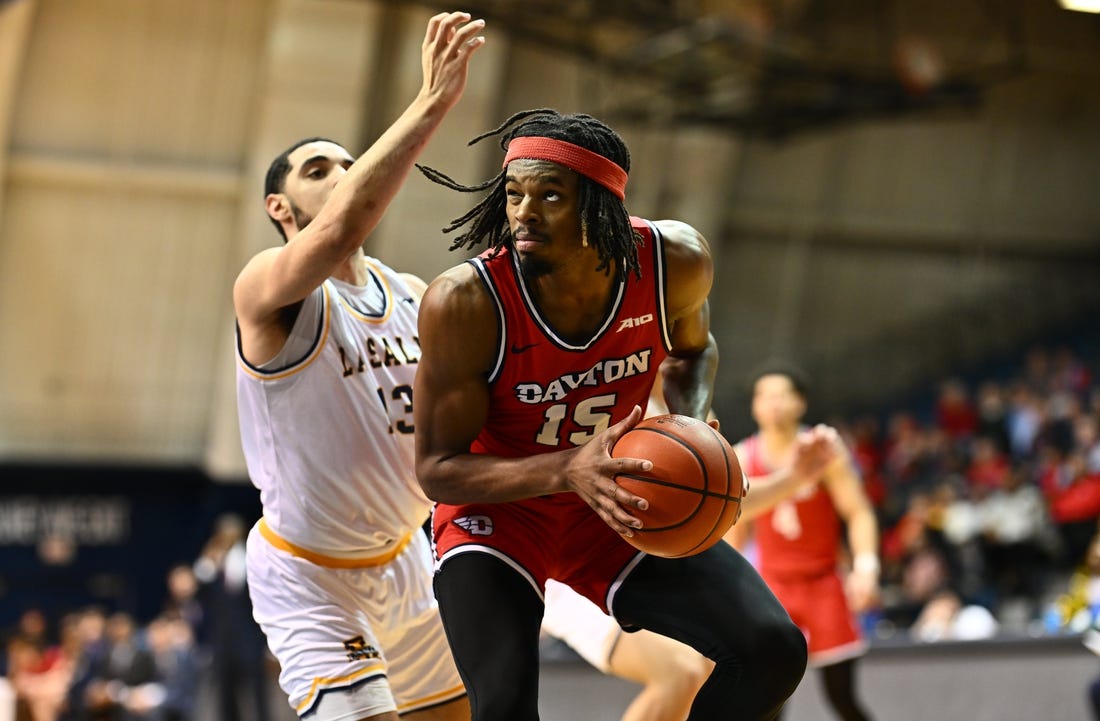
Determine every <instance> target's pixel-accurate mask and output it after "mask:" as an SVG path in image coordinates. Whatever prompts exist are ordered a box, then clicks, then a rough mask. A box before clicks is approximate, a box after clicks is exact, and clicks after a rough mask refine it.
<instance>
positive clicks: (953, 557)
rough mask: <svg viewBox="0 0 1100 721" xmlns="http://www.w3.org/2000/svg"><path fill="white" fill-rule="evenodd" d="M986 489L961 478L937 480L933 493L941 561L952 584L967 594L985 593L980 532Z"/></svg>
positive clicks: (983, 515) (984, 563)
mask: <svg viewBox="0 0 1100 721" xmlns="http://www.w3.org/2000/svg"><path fill="white" fill-rule="evenodd" d="M988 495H989V489H988V488H987V487H986V486H984V485H971V484H968V483H965V482H963V481H961V479H948V480H945V481H943V482H942V483H940V485H939V486H938V487H937V489H936V495H935V496H934V499H935V505H936V507H937V508H938V509H940V513H942V523H941V526H940V528H941V529H942V533H943V538H944V542H945V543H944V547H943V553H944V561H945V562H946V563H947V568H948V573H949V575H950V578H951V580H952V582H953V584H954V586H955V588H957V589H959V590H960V591H961V592H962V593H964V594H965V595H966V596H968V597H970V598H977V597H980V596H983V595H985V592H986V562H985V555H984V553H983V552H982V542H981V536H982V532H983V530H984V529H985V524H986V515H987V509H986V506H985V502H986V499H987V497H988Z"/></svg>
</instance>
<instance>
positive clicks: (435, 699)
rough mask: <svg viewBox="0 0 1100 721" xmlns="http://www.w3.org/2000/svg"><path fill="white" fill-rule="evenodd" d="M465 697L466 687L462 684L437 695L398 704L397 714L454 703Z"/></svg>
mask: <svg viewBox="0 0 1100 721" xmlns="http://www.w3.org/2000/svg"><path fill="white" fill-rule="evenodd" d="M465 695H466V687H465V686H463V685H462V684H459V685H457V686H452V687H451V688H449V689H447V690H446V691H440V692H438V693H433V694H429V695H427V696H424V697H423V698H418V699H416V700H415V701H409V702H408V703H403V704H398V706H397V713H399V714H403V713H408V712H409V711H415V710H417V709H419V708H422V707H424V706H432V705H434V704H437V703H440V702H446V701H454V700H455V699H460V698H462V697H463V696H465Z"/></svg>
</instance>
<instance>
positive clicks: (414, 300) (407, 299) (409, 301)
mask: <svg viewBox="0 0 1100 721" xmlns="http://www.w3.org/2000/svg"><path fill="white" fill-rule="evenodd" d="M401 300H402V301H403V302H405V303H415V302H416V298H402V299H401Z"/></svg>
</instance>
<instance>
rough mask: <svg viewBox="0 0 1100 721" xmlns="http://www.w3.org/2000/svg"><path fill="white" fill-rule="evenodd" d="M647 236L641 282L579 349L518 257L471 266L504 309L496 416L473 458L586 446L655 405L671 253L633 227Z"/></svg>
mask: <svg viewBox="0 0 1100 721" xmlns="http://www.w3.org/2000/svg"><path fill="white" fill-rule="evenodd" d="M631 223H632V225H633V226H634V228H635V229H636V230H637V231H639V232H640V233H641V235H642V239H643V242H642V244H641V245H640V246H639V248H638V260H639V264H640V266H641V271H642V276H641V279H640V280H639V279H638V278H637V277H636V276H634V275H633V274H630V275H628V276H627V277H625V278H623V279H621V280H620V281H619V284H618V286H617V287H616V288H615V291H614V292H615V295H614V298H613V300H612V302H611V306H610V308H609V310H608V313H607V315H606V317H605V319H604V322H603V324H602V325H601V326H600V328H599V329H598V330H597V331H596V333H595V334H593V336H592V338H591V339H589V340H587V341H585V342H583V343H580V344H577V343H571V342H569V341H567V340H565V339H564V338H562V337H561V336H559V335H558V334H557V333H555V331H554V329H553V328H552V327H551V326H550V324H549V323H548V322H546V320H545V319H544V318H542V316H541V315H540V313H539V310H538V308H537V307H536V306H535V304H534V302H533V301H532V298H531V295H530V293H529V292H528V290H527V287H526V285H525V284H524V282H523V277H522V276H521V275H520V270H519V261H518V258H517V256H516V254H514V253H512V252H510V251H509V250H507V249H506V250H503V251H501V252H500V253H499V254H497V255H496V256H495V257H490V255H491V252H489V251H486V252H485V253H482V254H481V255H480V256H478V257H477V258H474V259H472V260H470V261H469V262H470V263H472V264H473V265H474V267H475V268H476V269H477V271H478V273H479V275H480V276H481V279H482V281H484V283H485V285H486V286H487V288H488V289H489V292H490V294H491V295H492V296H493V299H494V300H495V301H496V306H497V312H498V320H499V324H500V335H499V337H500V341H499V347H498V348H497V356H496V358H497V359H496V364H495V365H494V367H493V368H492V370H491V372H490V374H489V383H490V393H491V395H492V401H491V403H490V410H489V417H488V419H487V420H486V422H485V425H484V427H483V428H482V430H481V433H480V434H478V436H477V438H476V439H475V440H474V443H473V444H472V446H471V448H470V450H471V451H472V452H474V453H487V454H490V455H495V456H508V457H517V456H529V455H533V454H536V453H549V452H551V451H557V450H562V449H566V448H572V447H574V446H579V445H583V444H584V443H586V442H588V441H589V440H591V439H592V438H593V437H594V436H595V435H597V434H598V433H601V432H602V431H604V430H606V429H607V428H608V427H609V426H610V425H613V424H615V423H618V422H619V421H621V420H622V419H623V418H625V417H626V416H627V415H628V414H629V413H630V411H631V409H632V408H633V407H634V406H635V405H638V406H641V407H642V408H643V409H644V408H645V407H646V403H647V401H648V399H649V393H650V390H651V388H652V386H653V380H654V378H655V374H656V372H657V367H658V366H659V365H660V364H661V361H662V360H664V358H665V357H666V356H667V355H668V349H669V336H668V322H667V317H666V308H665V268H664V252H663V247H662V239H661V234H660V231H658V230H657V228H656V227H655V226H654V225H653V224H652V223H650V222H649V221H645V220H642V219H640V218H631Z"/></svg>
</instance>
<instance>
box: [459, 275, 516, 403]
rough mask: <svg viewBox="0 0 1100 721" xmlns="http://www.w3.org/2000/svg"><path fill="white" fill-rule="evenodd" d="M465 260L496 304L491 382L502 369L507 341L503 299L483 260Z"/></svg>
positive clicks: (490, 372) (489, 375) (489, 374)
mask: <svg viewBox="0 0 1100 721" xmlns="http://www.w3.org/2000/svg"><path fill="white" fill-rule="evenodd" d="M466 262H467V263H469V264H470V265H472V266H474V270H476V271H477V275H478V277H479V278H481V282H482V283H484V284H485V288H486V289H487V290H488V291H489V295H491V296H492V297H493V303H495V304H496V306H497V360H496V362H495V363H494V364H493V367H492V368H490V369H489V373H488V380H489V382H490V383H493V382H495V381H496V379H497V378H499V377H500V372H501V371H502V370H503V369H504V349H505V348H507V347H508V342H507V339H506V338H505V336H506V335H507V334H508V331H507V327H508V326H507V324H506V323H505V320H504V301H503V300H501V297H500V294H499V293H497V289H496V286H495V285H493V278H492V276H491V275H490V274H489V270H488V269H487V268H486V267H485V261H484V260H483V259H482V258H470V259H469V260H467V261H466Z"/></svg>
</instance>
